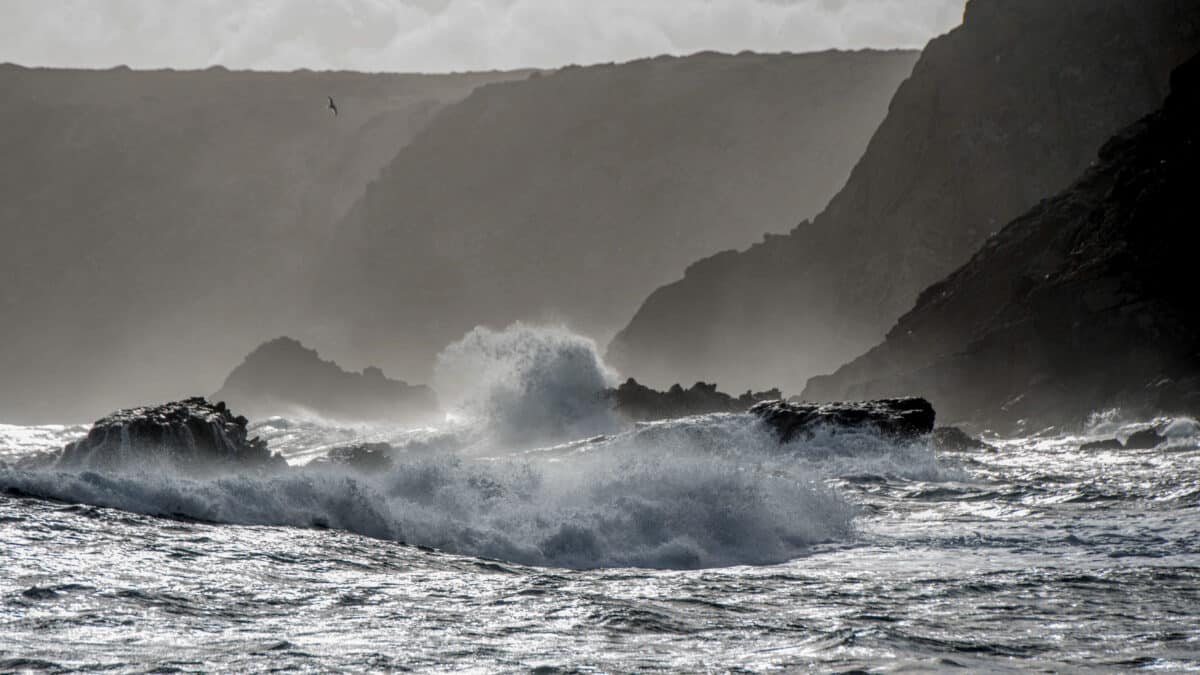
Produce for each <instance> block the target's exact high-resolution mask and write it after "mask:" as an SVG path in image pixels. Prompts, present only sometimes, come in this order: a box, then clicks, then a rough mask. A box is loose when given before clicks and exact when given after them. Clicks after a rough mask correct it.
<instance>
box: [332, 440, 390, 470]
mask: <svg viewBox="0 0 1200 675" xmlns="http://www.w3.org/2000/svg"><path fill="white" fill-rule="evenodd" d="M395 451H396V449H395V448H394V447H392V445H391V444H390V443H358V444H356V445H346V446H342V447H339V448H334V449H332V450H330V451H329V453H328V454H327V455H326V456H325V458H324V459H323V461H321V463H322V464H329V465H334V466H345V467H349V468H351V469H355V470H357V471H362V472H364V473H378V472H381V471H386V470H388V469H390V468H391V467H392V453H393V452H395Z"/></svg>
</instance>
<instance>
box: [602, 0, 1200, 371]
mask: <svg viewBox="0 0 1200 675" xmlns="http://www.w3.org/2000/svg"><path fill="white" fill-rule="evenodd" d="M1198 48H1200V3H1196V2H1194V0H1188V1H1179V0H1149V1H1147V0H1103V1H1097V0H1064V1H1062V2H1045V1H1043V0H1017V1H1013V0H1003V1H1002V0H973V1H972V2H971V3H970V4H969V5H968V8H967V13H966V18H965V21H964V25H963V26H961V27H960V28H958V29H956V30H954V31H953V32H951V33H950V34H948V35H946V36H944V37H941V38H938V39H936V40H934V41H933V42H931V43H930V44H929V46H928V48H927V49H926V50H925V52H924V53H923V55H922V57H921V60H920V62H919V63H918V64H917V66H916V68H915V69H914V72H913V76H912V78H911V79H909V80H908V81H907V82H905V83H904V84H903V85H902V86H901V87H900V90H899V92H897V94H896V97H895V99H894V100H893V102H892V104H891V109H890V112H889V114H888V117H887V120H886V121H885V122H884V123H883V125H882V126H881V127H880V129H879V131H878V132H877V133H876V134H875V137H874V138H873V139H872V141H871V143H870V146H869V148H868V149H867V152H866V154H865V156H864V157H863V158H862V160H861V161H860V162H859V163H858V165H857V167H856V168H855V169H854V172H853V174H852V175H851V177H850V180H849V182H848V183H847V185H846V186H845V188H844V189H843V190H842V191H841V193H839V194H838V196H837V197H836V198H834V199H833V201H832V202H831V203H830V205H829V207H828V208H827V209H826V210H825V212H824V213H822V214H821V215H820V216H818V217H817V218H816V219H815V220H814V221H813V222H811V223H804V224H802V225H801V226H799V227H798V228H796V229H795V230H794V231H792V232H791V233H790V234H788V235H786V236H770V237H767V239H766V241H765V242H763V243H761V244H759V245H756V246H754V247H752V248H751V249H749V250H748V251H745V252H742V253H733V252H729V253H722V254H720V255H717V256H715V257H713V258H709V259H707V260H704V261H702V262H700V263H697V264H696V265H694V266H693V267H691V268H690V269H689V270H688V272H687V274H686V275H685V277H684V279H683V280H682V281H679V282H678V283H675V284H673V285H670V286H667V287H664V288H661V289H659V290H658V291H656V292H655V293H654V294H653V295H652V296H650V298H649V299H648V300H647V301H646V302H645V304H644V305H643V306H642V308H641V310H640V311H639V312H638V313H637V315H636V317H635V318H634V319H633V321H632V323H631V324H630V325H629V326H628V327H627V328H626V329H625V330H624V331H623V332H622V333H621V334H620V335H618V337H617V338H616V339H615V340H614V342H613V343H612V345H611V346H610V349H609V361H610V362H612V363H613V365H614V366H616V367H617V368H619V369H620V370H621V371H622V372H623V373H626V374H630V375H634V376H636V377H637V378H639V379H641V380H644V381H647V382H649V383H650V384H653V385H662V384H663V383H669V382H673V381H676V380H680V379H684V380H685V381H692V380H695V379H697V378H700V379H705V380H716V381H719V382H722V383H723V384H725V385H727V386H730V387H734V388H737V389H742V388H747V387H762V386H766V385H768V384H769V385H771V386H782V387H784V388H785V389H789V388H794V389H799V388H800V387H801V386H803V383H804V382H805V381H806V380H807V378H808V377H810V376H812V375H815V374H818V373H821V372H828V371H829V370H830V369H832V368H836V367H837V366H838V365H840V364H842V363H845V362H846V361H847V360H849V359H851V358H853V357H854V356H856V355H858V354H861V353H862V352H863V351H864V350H866V349H867V348H869V347H870V346H871V345H873V344H875V343H877V342H878V341H879V340H880V339H881V338H882V337H883V335H884V333H885V331H886V330H887V329H888V328H889V327H890V326H891V325H893V324H894V322H895V320H896V319H897V318H898V317H899V316H900V315H901V314H902V313H903V312H904V311H905V310H907V309H909V308H911V307H912V303H913V301H914V300H915V299H916V297H917V294H918V293H919V292H920V290H921V289H923V288H925V287H926V286H928V285H929V284H931V283H933V282H935V281H936V280H938V279H940V278H942V277H944V276H945V275H947V274H949V273H950V272H951V271H952V270H954V269H955V268H956V267H958V266H959V265H961V264H963V263H964V262H965V261H966V260H967V259H968V257H969V256H970V255H971V254H972V253H974V252H975V251H976V250H977V249H978V248H979V246H980V245H981V244H982V243H983V242H984V240H985V239H986V238H987V237H988V236H989V235H990V234H992V233H994V232H995V231H996V230H998V229H999V228H1000V227H1001V226H1002V225H1003V224H1004V223H1006V222H1008V221H1009V220H1011V219H1012V218H1015V217H1016V216H1018V215H1020V214H1021V213H1022V212H1024V211H1026V210H1028V209H1029V208H1030V207H1032V206H1033V205H1034V204H1036V203H1037V202H1038V200H1039V199H1041V198H1043V197H1045V196H1047V195H1050V194H1053V193H1054V192H1056V191H1057V190H1060V189H1062V188H1064V187H1065V186H1066V185H1068V184H1069V182H1070V181H1071V180H1073V179H1074V178H1075V177H1077V176H1078V175H1079V174H1080V173H1081V172H1082V171H1083V169H1084V168H1086V167H1087V166H1088V164H1089V162H1090V161H1091V160H1092V158H1093V157H1094V154H1095V149H1096V148H1097V147H1099V145H1100V144H1101V143H1103V142H1104V140H1105V139H1106V138H1108V137H1109V136H1111V135H1112V134H1113V133H1115V132H1116V131H1117V130H1118V129H1120V128H1122V127H1123V126H1125V125H1127V124H1130V123H1132V122H1133V121H1135V120H1137V119H1138V118H1140V117H1141V116H1143V115H1145V114H1147V113H1148V112H1150V111H1151V110H1153V109H1154V108H1155V107H1156V106H1158V105H1159V104H1160V103H1161V101H1162V99H1163V97H1164V96H1165V95H1166V91H1167V79H1168V74H1169V73H1170V71H1171V69H1172V68H1173V67H1174V66H1176V65H1178V64H1179V63H1180V62H1182V61H1183V60H1184V59H1185V58H1187V57H1188V56H1190V55H1191V54H1192V53H1194V52H1195V51H1196V49H1198Z"/></svg>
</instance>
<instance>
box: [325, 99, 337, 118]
mask: <svg viewBox="0 0 1200 675" xmlns="http://www.w3.org/2000/svg"><path fill="white" fill-rule="evenodd" d="M326 98H328V99H329V109H330V110H332V111H333V116H334V117H337V114H338V111H337V105H335V104H334V102H333V97H332V96H327V97H326Z"/></svg>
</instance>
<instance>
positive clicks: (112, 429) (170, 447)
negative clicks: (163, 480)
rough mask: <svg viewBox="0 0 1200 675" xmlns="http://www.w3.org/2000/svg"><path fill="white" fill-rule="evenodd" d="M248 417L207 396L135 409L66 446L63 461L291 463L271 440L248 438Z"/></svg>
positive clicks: (184, 465)
mask: <svg viewBox="0 0 1200 675" xmlns="http://www.w3.org/2000/svg"><path fill="white" fill-rule="evenodd" d="M246 423H247V420H246V418H245V417H241V416H235V415H234V414H233V413H232V412H231V411H230V410H229V409H228V408H227V407H226V406H225V403H224V402H221V403H216V404H212V403H209V402H208V401H207V400H206V399H204V398H189V399H187V400H184V401H176V402H174V403H165V404H163V405H158V406H147V407H142V408H130V409H128V410H121V411H118V412H115V413H113V414H111V415H109V416H107V417H104V418H102V419H100V420H98V421H97V422H96V423H95V424H94V425H93V426H92V428H91V430H90V431H89V432H88V435H87V436H86V437H85V438H84V439H83V440H80V441H76V442H74V443H70V444H68V445H67V446H66V447H65V448H63V452H62V456H61V457H60V458H59V460H58V464H59V465H60V466H82V467H88V468H96V469H117V468H137V467H142V466H151V465H155V464H166V465H169V466H171V467H173V468H178V469H184V470H188V471H200V472H207V471H212V470H216V469H221V468H232V467H237V468H255V469H261V468H269V467H280V466H286V462H285V461H284V460H283V458H282V457H280V456H279V455H276V454H272V453H271V452H270V450H268V449H267V443H266V442H265V441H263V440H260V439H258V438H251V439H247V438H246V436H247V431H246Z"/></svg>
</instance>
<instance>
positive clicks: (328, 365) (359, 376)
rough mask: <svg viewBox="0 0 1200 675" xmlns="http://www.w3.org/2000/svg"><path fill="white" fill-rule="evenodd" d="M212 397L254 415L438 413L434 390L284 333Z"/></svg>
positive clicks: (374, 417)
mask: <svg viewBox="0 0 1200 675" xmlns="http://www.w3.org/2000/svg"><path fill="white" fill-rule="evenodd" d="M213 398H214V399H220V400H225V401H229V402H230V404H232V405H233V406H235V407H236V408H237V409H239V410H243V411H246V412H247V413H248V414H250V415H253V416H255V417H270V416H273V415H291V414H297V413H299V414H316V415H319V416H321V417H326V418H330V419H337V420H345V421H368V422H400V421H415V420H420V419H428V418H430V417H432V416H435V415H437V414H438V405H437V400H436V397H435V396H434V394H433V391H432V390H431V389H429V387H426V386H422V385H409V384H407V383H405V382H401V381H398V380H391V379H388V378H387V377H385V376H384V374H383V371H381V370H380V369H378V368H366V369H365V370H363V371H362V372H361V373H351V372H347V371H345V370H342V369H341V368H340V367H339V366H338V365H337V364H336V363H334V362H332V361H324V360H322V359H321V357H320V355H319V354H317V352H316V350H313V349H308V348H306V347H305V346H304V345H302V344H300V343H299V342H298V341H296V340H293V339H291V338H286V337H282V338H279V339H276V340H272V341H270V342H267V343H265V344H263V345H261V346H260V347H258V349H255V350H254V351H253V352H251V353H250V355H249V356H247V357H246V360H245V361H244V362H243V363H242V364H241V365H239V366H238V367H237V368H235V369H234V370H233V372H232V373H230V374H229V377H228V378H226V380H225V384H224V386H222V387H221V390H220V391H218V392H217V393H216V394H213Z"/></svg>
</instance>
